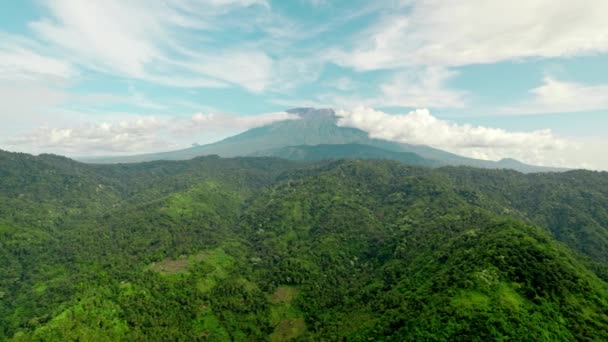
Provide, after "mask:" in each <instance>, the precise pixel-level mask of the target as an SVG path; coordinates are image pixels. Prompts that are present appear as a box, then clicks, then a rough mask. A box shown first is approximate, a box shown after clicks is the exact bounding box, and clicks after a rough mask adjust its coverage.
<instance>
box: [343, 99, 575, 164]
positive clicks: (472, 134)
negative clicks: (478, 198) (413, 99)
mask: <svg viewBox="0 0 608 342" xmlns="http://www.w3.org/2000/svg"><path fill="white" fill-rule="evenodd" d="M337 115H338V116H339V117H340V119H339V121H338V124H339V125H341V126H348V127H355V128H359V129H361V130H364V131H367V132H368V133H369V135H370V137H372V138H379V139H385V140H391V141H397V142H401V143H408V144H418V145H429V146H432V147H436V148H439V149H443V150H446V151H450V152H453V153H457V154H460V155H464V156H468V157H472V158H479V159H490V160H498V159H501V158H507V157H509V158H516V159H519V160H522V161H525V162H529V163H535V164H541V165H552V164H553V165H555V163H556V161H555V160H554V157H553V154H554V151H560V150H563V149H564V148H565V147H566V146H568V144H571V142H569V141H567V140H565V139H562V138H559V137H557V136H555V135H554V134H553V133H552V132H551V131H550V130H537V131H531V132H511V131H507V130H504V129H500V128H492V127H483V126H473V125H469V124H464V125H459V124H456V123H453V122H450V121H446V120H441V119H438V118H436V117H434V116H433V115H432V114H431V113H430V112H429V110H428V109H418V110H415V111H411V112H409V113H407V114H400V115H391V114H387V113H384V112H381V111H377V110H374V109H371V108H365V107H358V108H355V109H352V110H339V111H338V112H337ZM557 162H558V163H559V161H557Z"/></svg>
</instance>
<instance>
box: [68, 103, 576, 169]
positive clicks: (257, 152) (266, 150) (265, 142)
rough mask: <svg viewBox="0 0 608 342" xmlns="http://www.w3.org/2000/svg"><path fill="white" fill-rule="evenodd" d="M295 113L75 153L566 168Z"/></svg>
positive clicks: (330, 115)
mask: <svg viewBox="0 0 608 342" xmlns="http://www.w3.org/2000/svg"><path fill="white" fill-rule="evenodd" d="M288 112H289V113H291V114H296V115H298V116H299V117H300V119H298V120H287V121H281V122H276V123H273V124H270V125H266V126H262V127H257V128H253V129H250V130H248V131H246V132H243V133H241V134H237V135H235V136H232V137H229V138H226V139H224V140H221V141H218V142H215V143H212V144H208V145H201V146H194V147H191V148H187V149H182V150H177V151H170V152H161V153H150V154H141V155H133V156H121V157H94V158H79V160H80V161H83V162H88V163H100V164H115V163H135V162H143V161H153V160H187V159H192V158H194V157H199V156H205V155H219V156H221V157H237V156H274V157H280V158H286V159H292V160H321V159H342V158H357V159H390V160H396V161H400V162H403V163H406V164H413V165H424V166H434V167H437V166H445V165H456V166H460V165H462V166H473V167H479V168H489V169H513V170H517V171H520V172H526V173H529V172H552V171H553V172H558V171H565V169H560V168H552V167H542V166H534V165H527V164H524V163H521V162H519V161H517V160H514V159H503V160H500V161H498V162H495V161H488V160H479V159H473V158H467V157H463V156H459V155H456V154H453V153H449V152H446V151H442V150H439V149H436V148H432V147H429V146H425V145H412V144H403V143H397V142H392V141H387V140H381V139H373V138H370V137H369V135H368V134H367V133H366V132H365V131H362V130H360V129H356V128H350V127H340V126H338V125H337V120H338V117H337V116H336V115H335V112H334V111H333V110H332V109H315V108H295V109H291V110H288Z"/></svg>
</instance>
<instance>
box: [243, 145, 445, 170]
mask: <svg viewBox="0 0 608 342" xmlns="http://www.w3.org/2000/svg"><path fill="white" fill-rule="evenodd" d="M253 156H271V157H278V158H284V159H289V160H327V159H343V158H345V159H386V160H394V161H398V162H401V163H404V164H408V165H418V166H439V165H440V163H439V162H437V161H434V160H430V159H425V158H422V157H420V156H419V155H417V154H415V153H412V152H393V151H389V150H384V149H381V148H377V147H374V146H370V145H362V144H333V145H314V146H313V145H299V146H288V147H283V148H279V149H273V150H268V151H261V152H257V153H255V154H253Z"/></svg>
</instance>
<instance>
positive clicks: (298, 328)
mask: <svg viewBox="0 0 608 342" xmlns="http://www.w3.org/2000/svg"><path fill="white" fill-rule="evenodd" d="M298 292H299V290H298V288H297V287H293V286H280V287H278V288H277V289H276V290H275V291H274V293H273V294H271V295H270V296H269V297H268V300H269V301H270V303H271V308H270V321H271V323H272V325H273V326H274V327H275V329H274V331H273V333H272V334H271V335H270V341H289V340H292V339H294V338H296V337H298V336H300V335H302V334H303V333H304V331H306V325H305V323H304V318H303V317H302V313H301V312H300V311H299V310H298V309H297V308H296V307H294V306H293V305H292V302H293V300H294V299H295V298H296V297H297V296H298Z"/></svg>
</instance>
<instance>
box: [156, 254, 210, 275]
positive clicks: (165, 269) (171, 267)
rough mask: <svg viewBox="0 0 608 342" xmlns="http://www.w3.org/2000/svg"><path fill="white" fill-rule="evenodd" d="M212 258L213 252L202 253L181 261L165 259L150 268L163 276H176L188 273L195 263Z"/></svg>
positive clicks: (186, 257) (180, 259)
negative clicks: (190, 266) (191, 265)
mask: <svg viewBox="0 0 608 342" xmlns="http://www.w3.org/2000/svg"><path fill="white" fill-rule="evenodd" d="M211 256H212V253H211V252H200V253H197V254H194V255H190V256H184V257H182V258H179V259H173V258H165V259H164V260H162V261H159V262H155V263H153V264H152V265H150V266H149V268H150V269H151V270H152V271H154V272H159V273H163V274H176V273H184V272H187V271H188V266H189V265H190V264H191V263H193V262H199V261H203V260H205V259H206V258H209V257H211Z"/></svg>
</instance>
